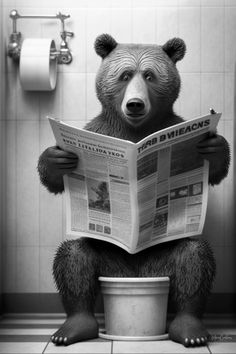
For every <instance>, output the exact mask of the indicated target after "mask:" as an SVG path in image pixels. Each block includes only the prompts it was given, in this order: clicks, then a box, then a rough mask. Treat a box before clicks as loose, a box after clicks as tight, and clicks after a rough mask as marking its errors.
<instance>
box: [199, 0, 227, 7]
mask: <svg viewBox="0 0 236 354" xmlns="http://www.w3.org/2000/svg"><path fill="white" fill-rule="evenodd" d="M201 6H203V7H204V6H205V7H211V6H213V7H215V6H224V0H201Z"/></svg>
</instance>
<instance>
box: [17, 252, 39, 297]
mask: <svg viewBox="0 0 236 354" xmlns="http://www.w3.org/2000/svg"><path fill="white" fill-rule="evenodd" d="M16 252H17V256H16V259H17V261H16V291H17V292H19V293H21V292H22V293H27V292H29V293H33V292H39V248H38V247H17V251H16Z"/></svg>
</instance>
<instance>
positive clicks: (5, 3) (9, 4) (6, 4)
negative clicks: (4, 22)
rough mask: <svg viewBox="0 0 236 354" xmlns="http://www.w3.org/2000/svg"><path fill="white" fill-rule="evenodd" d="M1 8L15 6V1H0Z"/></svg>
mask: <svg viewBox="0 0 236 354" xmlns="http://www.w3.org/2000/svg"><path fill="white" fill-rule="evenodd" d="M2 5H3V7H8V6H14V7H15V6H16V0H3V1H2Z"/></svg>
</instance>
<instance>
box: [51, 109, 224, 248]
mask: <svg viewBox="0 0 236 354" xmlns="http://www.w3.org/2000/svg"><path fill="white" fill-rule="evenodd" d="M220 116H221V114H219V113H217V114H209V115H206V116H202V117H199V118H195V119H192V120H189V121H185V122H183V123H180V124H177V125H174V126H172V127H169V128H167V129H164V130H161V131H158V132H156V133H154V134H151V135H149V136H147V137H146V138H144V139H142V140H141V141H139V142H138V143H136V144H135V143H132V142H130V141H127V140H122V139H118V138H113V137H110V136H105V135H101V134H97V133H94V132H89V131H86V130H83V129H79V128H76V127H73V126H70V125H68V124H66V123H64V122H61V121H58V120H55V119H53V118H49V121H50V124H51V127H52V130H53V132H54V135H55V138H56V142H57V145H58V146H59V147H60V148H61V149H63V150H66V151H71V152H73V153H75V154H76V155H78V157H79V163H78V167H77V169H76V170H75V171H74V172H73V173H71V174H69V175H66V176H65V177H64V184H65V193H66V214H67V216H66V224H67V230H66V231H67V236H70V237H71V238H77V237H81V236H84V237H92V238H96V239H100V240H104V241H108V242H111V243H114V244H116V245H118V246H120V247H122V248H123V249H125V250H126V251H127V252H129V253H137V252H139V251H141V250H143V249H145V248H147V247H151V246H153V245H155V244H158V243H161V242H166V241H170V240H175V239H178V238H183V237H188V236H194V235H199V234H201V232H202V229H203V225H204V221H205V215H206V208H207V199H208V170H209V166H208V162H207V161H206V160H203V159H202V158H201V157H200V155H199V154H198V153H197V149H196V144H197V143H198V142H199V141H200V140H202V139H204V138H205V137H206V135H207V134H208V133H209V132H210V131H215V130H216V126H217V124H218V121H219V119H220Z"/></svg>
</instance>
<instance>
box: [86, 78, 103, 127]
mask: <svg viewBox="0 0 236 354" xmlns="http://www.w3.org/2000/svg"><path fill="white" fill-rule="evenodd" d="M95 80H96V74H87V96H86V97H87V102H86V107H87V117H86V120H87V121H90V120H91V119H93V118H94V117H96V116H97V115H98V114H99V113H100V112H101V104H100V101H99V100H98V98H97V95H96V90H95Z"/></svg>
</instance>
